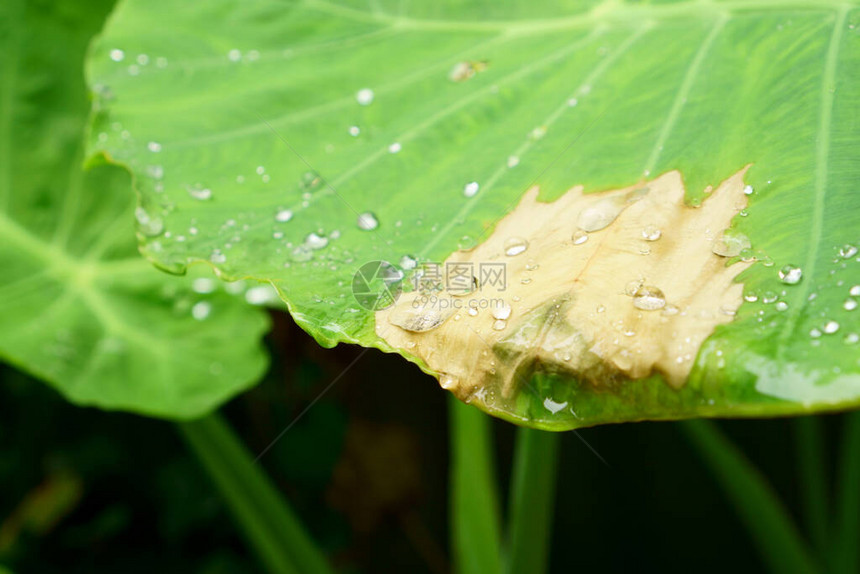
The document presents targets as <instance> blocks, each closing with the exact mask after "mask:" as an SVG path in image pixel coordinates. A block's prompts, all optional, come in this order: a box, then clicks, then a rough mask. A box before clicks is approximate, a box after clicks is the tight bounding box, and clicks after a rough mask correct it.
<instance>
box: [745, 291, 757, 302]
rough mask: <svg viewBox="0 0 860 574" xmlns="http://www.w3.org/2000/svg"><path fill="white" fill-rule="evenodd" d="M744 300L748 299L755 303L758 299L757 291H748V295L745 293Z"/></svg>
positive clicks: (747, 300)
mask: <svg viewBox="0 0 860 574" xmlns="http://www.w3.org/2000/svg"><path fill="white" fill-rule="evenodd" d="M744 301H746V302H747V303H755V302H756V301H758V295H756V294H755V293H747V294H746V295H744Z"/></svg>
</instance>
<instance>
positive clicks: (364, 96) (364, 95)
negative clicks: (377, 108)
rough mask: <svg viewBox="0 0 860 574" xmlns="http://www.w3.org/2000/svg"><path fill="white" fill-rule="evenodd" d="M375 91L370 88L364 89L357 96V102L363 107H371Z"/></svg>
mask: <svg viewBox="0 0 860 574" xmlns="http://www.w3.org/2000/svg"><path fill="white" fill-rule="evenodd" d="M373 95H374V94H373V90H371V89H370V88H362V89H360V90H358V92H357V93H356V94H355V101H357V102H358V103H359V105H362V106H369V105H370V104H372V103H373Z"/></svg>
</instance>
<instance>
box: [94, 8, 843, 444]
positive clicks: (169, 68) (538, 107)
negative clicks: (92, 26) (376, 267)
mask: <svg viewBox="0 0 860 574" xmlns="http://www.w3.org/2000/svg"><path fill="white" fill-rule="evenodd" d="M858 20H860V10H858V9H857V8H856V4H854V3H851V2H828V1H820V0H808V1H803V0H773V1H770V0H759V1H752V2H737V1H732V2H678V3H672V2H656V3H654V4H645V3H638V2H637V3H626V4H625V3H621V2H605V3H602V4H597V3H594V2H577V1H568V2H564V3H558V2H537V1H532V2H522V3H518V2H479V1H477V0H475V1H472V2H442V1H433V2H412V3H400V2H394V1H393V0H392V1H391V2H388V1H384V0H379V1H371V2H370V3H369V6H368V5H365V4H364V3H363V2H352V1H349V2H347V1H344V2H339V3H336V2H329V1H325V0H307V1H305V2H288V1H283V0H278V1H274V0H257V1H254V2H239V1H238V0H218V1H214V2H206V3H203V4H200V3H197V4H192V5H189V4H180V3H177V2H172V1H169V0H156V1H154V2H153V1H148V2H144V1H142V0H126V1H124V2H122V3H121V5H120V7H119V9H118V10H117V12H116V13H115V14H114V16H113V17H112V18H111V20H110V22H109V24H108V26H107V28H106V30H105V32H104V34H103V35H102V37H101V38H100V39H99V41H98V42H97V43H96V44H95V46H94V49H93V50H92V52H91V56H90V59H89V68H88V74H89V81H90V84H91V87H92V89H93V91H94V93H95V98H96V102H95V113H94V116H93V123H92V128H93V129H92V139H91V150H92V151H93V153H99V152H100V153H102V154H104V156H106V157H108V158H109V159H110V160H112V161H114V162H117V163H120V164H123V165H125V166H128V168H130V169H131V171H132V172H133V174H134V176H135V185H136V188H137V191H138V192H139V194H140V205H141V211H140V214H139V215H140V217H139V220H140V224H141V225H140V231H141V238H142V248H143V250H144V252H145V253H146V255H147V256H148V257H150V258H151V259H152V260H153V261H155V262H156V263H157V264H158V265H161V266H163V267H165V268H168V269H173V270H181V269H183V268H184V267H185V266H186V265H187V264H188V263H190V262H194V261H199V260H207V261H210V262H212V264H213V265H215V266H216V267H217V268H218V269H219V270H220V271H221V272H222V273H224V274H225V275H227V276H232V277H245V276H250V277H254V278H258V279H264V280H271V281H272V282H273V283H274V284H275V285H276V286H277V287H278V289H279V290H280V293H281V295H282V297H283V298H284V300H285V301H286V302H287V304H288V306H289V307H290V310H291V312H292V313H293V316H294V317H295V319H296V320H297V321H298V322H299V324H301V325H302V326H303V327H304V328H305V329H306V330H308V332H310V333H311V334H313V336H314V337H316V338H317V340H318V341H319V342H320V343H321V344H323V345H326V346H331V345H334V344H336V343H337V342H340V341H346V342H351V343H358V344H362V345H366V346H376V347H379V348H382V349H383V350H386V351H394V350H396V351H398V352H400V353H401V354H403V355H404V356H407V357H408V358H411V359H412V360H415V361H416V362H418V363H419V364H421V365H422V367H423V368H425V369H426V370H428V371H431V372H433V371H436V374H440V373H439V372H440V371H442V370H444V369H440V368H435V369H431V368H430V366H429V365H428V364H427V363H426V362H425V361H424V360H422V359H419V358H418V356H417V351H416V352H411V351H410V349H409V347H406V346H401V348H398V349H395V348H393V347H392V345H391V344H390V343H389V342H387V341H386V340H385V339H383V338H382V337H380V336H379V335H377V331H376V329H377V327H380V326H381V325H377V319H376V316H375V315H374V313H372V312H368V311H367V310H365V309H364V308H363V307H362V306H361V305H359V304H358V303H357V301H356V299H355V298H354V297H353V295H352V293H351V292H350V285H351V284H352V277H353V274H354V273H355V271H356V269H358V268H359V267H360V266H361V265H362V264H364V263H365V262H369V261H373V260H386V261H391V262H393V263H395V264H398V263H400V264H401V265H403V264H405V265H403V266H404V267H406V269H405V270H406V271H407V272H408V271H409V269H408V268H409V267H411V265H409V263H410V260H409V259H408V258H407V259H403V258H404V256H407V257H409V258H414V259H417V260H419V261H434V262H438V261H443V260H445V259H446V258H448V257H449V256H450V255H451V254H452V253H453V252H455V251H456V250H457V249H458V248H464V247H471V246H473V245H474V244H475V243H478V242H480V241H483V240H484V239H486V235H487V233H489V232H490V231H492V229H493V227H494V225H495V224H496V222H497V221H498V220H499V219H500V218H501V217H503V216H504V215H505V214H506V213H507V212H508V211H509V210H510V209H511V208H513V206H514V205H516V204H517V202H518V201H519V200H520V198H521V197H522V196H523V193H524V192H525V191H526V189H527V188H528V187H529V186H530V185H532V184H533V183H537V184H539V186H540V199H541V200H542V201H553V200H556V199H557V198H559V197H561V196H562V194H563V193H564V192H565V190H567V189H569V188H571V187H573V186H574V185H576V184H582V185H584V186H585V189H586V190H587V191H589V192H591V191H595V192H596V191H601V190H608V189H614V188H618V187H625V186H632V185H636V184H638V183H639V182H641V181H643V180H644V179H648V178H649V177H653V176H656V175H659V174H664V173H666V172H668V171H670V170H679V171H680V174H681V176H682V177H683V182H684V184H685V186H686V200H687V202H688V203H690V204H697V203H700V202H701V201H702V200H703V198H705V193H706V188H708V187H709V186H714V187H716V186H718V185H719V184H720V183H721V182H723V181H725V180H727V178H729V177H730V176H732V175H733V174H736V173H738V172H740V170H742V169H743V168H744V167H745V166H747V165H751V167H750V168H749V170H748V171H747V172H746V173H745V174H744V175H743V177H744V181H745V183H747V184H749V185H750V186H752V188H751V189H752V190H753V191H754V193H753V194H752V195H751V196H750V206H749V208H748V210H745V211H743V212H741V214H740V217H737V218H736V219H735V221H734V226H735V227H736V228H737V229H738V230H739V231H740V232H742V233H744V234H746V235H747V236H748V237H749V239H750V240H751V244H752V250H753V252H754V254H755V256H757V257H758V259H759V261H757V262H756V263H755V264H753V265H751V266H750V267H749V269H747V270H746V271H744V272H743V274H742V275H741V276H740V277H739V280H741V281H742V282H743V286H744V292H745V293H746V299H747V300H746V301H745V302H744V303H743V304H742V306H741V307H740V309H739V311H738V312H737V315H736V316H735V317H734V318H733V320H731V321H730V322H728V323H726V324H723V325H721V326H719V327H717V328H716V330H715V331H714V332H713V334H712V335H711V336H710V337H708V338H707V340H706V341H705V343H704V344H703V345H702V346H701V348H698V353H693V354H692V355H690V357H689V358H685V357H679V360H681V359H683V360H689V361H690V363H691V371H689V375H688V376H687V377H686V380H685V382H684V384H683V386H681V387H680V388H676V387H673V386H671V385H669V384H667V382H666V381H664V380H663V377H662V376H661V375H660V373H659V372H657V371H654V372H652V373H651V374H650V375H647V376H645V377H637V378H634V379H633V380H630V379H629V378H625V377H623V376H619V375H618V374H617V373H614V374H612V376H607V377H605V378H604V379H600V378H597V379H594V378H593V377H592V378H585V377H578V376H575V375H571V373H570V372H566V371H565V370H564V369H559V368H555V367H552V366H551V365H548V362H547V361H543V360H534V361H532V362H530V363H527V364H524V365H525V366H524V367H523V368H522V369H520V370H519V371H518V373H517V375H518V379H519V380H518V384H517V386H516V390H515V392H514V395H513V397H507V398H505V399H504V400H502V399H501V398H500V397H499V396H497V395H498V393H495V389H492V388H491V389H479V392H478V393H477V394H476V395H474V396H472V397H471V398H472V399H473V400H474V401H475V402H476V403H478V404H479V405H480V406H482V407H483V408H485V409H486V410H488V411H491V412H494V413H495V414H497V415H500V416H504V417H507V418H510V419H513V420H517V421H521V422H524V423H526V424H530V425H533V426H540V427H545V428H571V427H576V426H583V425H588V424H595V423H600V422H608V421H621V420H636V419H642V418H682V417H689V416H694V415H705V416H716V415H763V414H779V413H792V412H798V411H801V410H819V409H832V408H844V407H846V406H849V405H856V404H858V403H860V366H859V365H858V355H860V353H858V349H860V346H857V344H856V343H857V339H858V334H857V333H858V331H860V311H854V310H852V309H851V308H852V306H853V305H854V304H853V303H852V301H854V299H852V295H851V293H853V292H854V291H851V288H852V286H853V285H856V284H858V283H860V267H858V259H857V255H856V253H853V251H854V248H853V246H854V245H857V243H858V241H860V236H858V233H860V231H858V230H859V229H860V225H858V223H860V215H858V214H860V195H858V194H857V190H856V182H857V180H858V175H860V172H858V166H860V130H858V118H860V112H858V110H860V77H858V75H857V74H856V73H853V71H855V70H857V69H858V66H860V28H858V27H857V26H856V24H857V23H858ZM368 90H372V93H371V92H370V91H368ZM371 96H372V97H371ZM470 182H476V183H477V184H478V185H477V186H474V185H472V186H469V187H468V188H467V187H465V186H467V184H468V183H470ZM287 210H289V213H288V211H287ZM365 212H372V213H373V214H375V220H377V221H378V226H377V227H376V228H375V229H372V230H368V229H363V228H362V227H364V228H367V227H374V226H373V225H362V226H360V225H358V222H359V214H363V213H365ZM278 214H280V216H279V215H278ZM288 219H289V220H288ZM572 228H573V227H572ZM663 231H664V233H665V237H668V238H671V232H672V231H673V230H672V229H666V230H663ZM703 231H705V232H710V230H703ZM713 231H714V232H715V231H716V230H713ZM310 234H317V236H314V235H310ZM320 237H322V238H324V239H320ZM322 244H325V246H322ZM846 245H848V247H844V246H846ZM317 247H318V248H317ZM840 251H841V254H840ZM401 262H402V263H401ZM691 263H692V262H691ZM785 265H794V266H798V267H800V268H801V269H802V273H803V277H802V280H801V281H799V282H794V283H791V282H789V283H791V284H788V283H786V282H783V281H781V279H780V277H779V275H778V271H779V270H780V269H782V268H783V266H785ZM407 274H408V273H407ZM668 280H671V277H669V278H668ZM509 281H518V279H517V278H509ZM706 283H707V281H706V280H703V284H706ZM598 288H599V287H598ZM857 289H860V287H858V288H857ZM777 300H778V301H779V303H777V302H776V301H777ZM465 322H466V321H464V322H463V323H465ZM386 327H388V326H387V325H386ZM392 328H394V329H396V327H392ZM464 328H465V327H464ZM575 328H576V326H575V325H574V329H575ZM540 332H541V331H540V330H537V331H535V332H534V333H535V334H534V338H539V333H540ZM672 336H673V335H671V334H670V335H669V337H670V338H671V337H672ZM676 336H677V337H678V338H679V339H683V338H684V335H683V333H682V334H680V335H676ZM681 343H683V341H681ZM456 347H457V345H456V344H450V345H449V346H448V347H447V348H446V347H445V345H444V344H442V343H435V344H434V348H433V349H432V351H433V352H434V353H435V354H436V357H437V362H439V361H441V362H443V363H444V358H445V356H446V354H452V355H453V354H455V353H456V352H458V349H457V348H456ZM489 351H490V352H491V353H494V354H495V356H496V360H497V361H500V363H504V362H505V360H506V358H505V356H504V352H503V349H499V348H498V347H495V346H494V347H493V348H492V349H489ZM422 356H426V355H422ZM440 357H441V358H440ZM479 360H483V359H481V357H479V356H478V354H477V353H476V354H475V357H474V361H479ZM500 366H501V365H500ZM508 367H510V365H508ZM490 370H491V369H490ZM494 396H495V399H493V398H492V397H494Z"/></svg>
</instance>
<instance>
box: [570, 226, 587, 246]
mask: <svg viewBox="0 0 860 574" xmlns="http://www.w3.org/2000/svg"><path fill="white" fill-rule="evenodd" d="M571 239H572V240H573V244H574V245H582V244H583V243H585V242H586V241H588V233H586V232H585V231H583V230H581V229H577V230H576V231H574V232H573V237H572V238H571Z"/></svg>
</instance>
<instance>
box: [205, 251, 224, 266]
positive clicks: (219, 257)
mask: <svg viewBox="0 0 860 574" xmlns="http://www.w3.org/2000/svg"><path fill="white" fill-rule="evenodd" d="M209 261H211V262H212V263H215V264H219V263H225V262H226V261H227V256H226V255H224V254H223V253H221V250H220V249H213V250H212V254H211V255H209Z"/></svg>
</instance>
